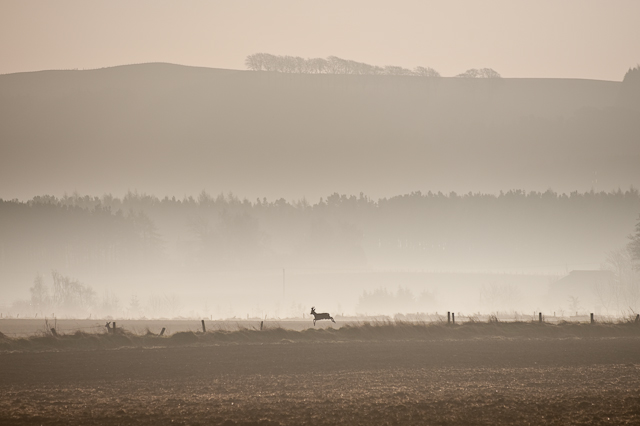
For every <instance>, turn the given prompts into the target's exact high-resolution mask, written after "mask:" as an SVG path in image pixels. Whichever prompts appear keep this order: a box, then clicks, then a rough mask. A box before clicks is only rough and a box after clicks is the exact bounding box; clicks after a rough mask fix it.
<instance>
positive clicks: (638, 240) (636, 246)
mask: <svg viewBox="0 0 640 426" xmlns="http://www.w3.org/2000/svg"><path fill="white" fill-rule="evenodd" d="M629 239H630V240H631V241H630V242H629V245H628V249H629V253H630V254H631V259H632V261H633V262H634V268H635V269H636V270H637V271H640V216H639V217H638V223H636V233H635V234H632V235H629Z"/></svg>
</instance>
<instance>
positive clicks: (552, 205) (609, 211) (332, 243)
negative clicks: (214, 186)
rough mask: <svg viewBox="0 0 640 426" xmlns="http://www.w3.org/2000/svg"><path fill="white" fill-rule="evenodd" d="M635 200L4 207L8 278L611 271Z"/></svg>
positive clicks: (0, 243) (149, 201)
mask: <svg viewBox="0 0 640 426" xmlns="http://www.w3.org/2000/svg"><path fill="white" fill-rule="evenodd" d="M638 212H640V195H639V193H638V191H637V190H635V189H631V190H628V191H620V190H618V191H615V192H587V193H577V192H574V193H571V194H558V193H555V192H553V191H546V192H544V193H540V192H529V193H526V192H524V191H509V192H506V193H500V194H499V195H490V194H471V193H469V194H465V195H459V194H456V193H450V194H442V193H432V192H428V193H421V192H414V193H411V194H406V195H402V196H397V197H392V198H382V199H379V200H377V201H375V200H372V199H370V198H369V197H367V196H365V195H363V194H360V196H346V195H339V194H333V195H331V196H329V197H327V198H326V199H320V200H319V201H318V202H316V203H309V202H308V201H306V200H304V199H303V200H300V201H296V202H288V201H286V200H284V199H280V200H276V201H267V200H266V199H262V200H260V199H258V200H256V201H254V202H251V201H249V200H246V199H245V200H241V199H239V198H237V197H235V196H233V195H219V196H217V197H212V196H210V195H209V194H207V193H206V192H204V191H203V192H202V193H201V194H200V195H199V196H198V197H197V198H194V197H186V198H183V199H176V198H175V197H172V198H169V197H164V198H162V199H161V198H157V197H155V196H149V195H141V194H136V193H128V194H127V195H125V196H124V197H123V198H117V197H112V196H109V195H107V196H103V197H90V196H78V195H74V196H65V197H62V198H55V197H49V196H47V197H35V198H33V199H32V200H30V201H27V202H21V201H16V200H13V201H0V270H2V271H5V272H7V271H11V270H14V271H15V270H16V268H22V269H25V270H27V271H28V272H29V274H33V273H34V272H35V271H45V272H46V271H47V270H49V269H56V268H63V270H65V271H70V270H72V271H75V270H85V269H86V270H92V271H102V272H105V271H113V270H117V269H118V268H133V267H135V268H142V267H146V266H150V265H153V266H156V267H166V266H167V265H182V266H186V267H189V268H228V267H234V268H243V267H281V266H287V267H359V268H361V267H383V268H405V267H406V268H425V269H455V268H471V269H484V268H495V269H499V268H527V267H532V268H533V267H546V266H554V265H558V264H565V263H571V264H576V263H578V264H581V263H590V264H591V266H592V267H593V264H594V263H598V262H601V261H602V260H603V259H604V255H605V253H606V252H607V251H608V250H613V249H616V248H619V247H621V246H622V245H624V244H625V242H626V241H628V240H627V236H628V235H629V234H630V233H631V232H632V231H633V229H634V226H635V224H636V218H637V215H638Z"/></svg>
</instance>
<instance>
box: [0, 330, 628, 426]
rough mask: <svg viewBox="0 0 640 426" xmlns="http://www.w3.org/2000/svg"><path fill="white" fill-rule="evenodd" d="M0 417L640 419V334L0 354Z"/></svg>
mask: <svg viewBox="0 0 640 426" xmlns="http://www.w3.org/2000/svg"><path fill="white" fill-rule="evenodd" d="M0 424H16V425H27V424H29V425H31V424H33V425H40V424H44V425H50V424H71V425H76V424H77V425H115V424H121V425H122V424H149V425H152V424H153V425H157V424H167V425H168V424H172V425H174V424H189V425H218V424H224V425H233V424H245V425H248V424H265V425H266V424H274V425H275V424H281V425H298V424H309V425H324V424H327V425H329V424H345V425H357V424H363V425H364V424H367V425H372V424H389V425H395V424H397V425H410V424H531V425H539V424H634V425H637V424H640V339H639V338H635V337H617V338H571V339H524V338H516V339H505V338H482V339H473V340H439V341H385V342H375V341H374V342H371V341H369V342H364V341H353V342H332V343H320V342H295V343H290V342H286V341H283V342H279V343H270V344H251V343H246V344H220V345H214V346H193V347H169V348H167V347H164V348H145V349H142V348H122V349H112V350H106V349H101V350H88V351H61V352H55V351H49V352H46V351H45V352H5V353H0Z"/></svg>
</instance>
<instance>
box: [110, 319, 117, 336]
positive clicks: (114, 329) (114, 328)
mask: <svg viewBox="0 0 640 426" xmlns="http://www.w3.org/2000/svg"><path fill="white" fill-rule="evenodd" d="M111 331H112V332H113V333H115V332H116V322H115V321H114V322H113V330H111Z"/></svg>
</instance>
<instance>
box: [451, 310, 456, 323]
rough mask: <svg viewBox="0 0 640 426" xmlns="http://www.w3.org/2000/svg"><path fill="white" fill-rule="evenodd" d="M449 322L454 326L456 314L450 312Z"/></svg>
mask: <svg viewBox="0 0 640 426" xmlns="http://www.w3.org/2000/svg"><path fill="white" fill-rule="evenodd" d="M451 322H452V323H454V324H455V323H456V314H455V313H453V312H451Z"/></svg>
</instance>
